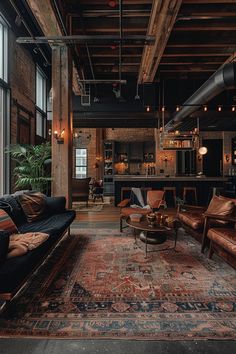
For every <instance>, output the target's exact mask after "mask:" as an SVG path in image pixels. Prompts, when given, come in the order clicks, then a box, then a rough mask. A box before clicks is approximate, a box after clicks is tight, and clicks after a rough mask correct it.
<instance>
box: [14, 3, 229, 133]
mask: <svg viewBox="0 0 236 354" xmlns="http://www.w3.org/2000/svg"><path fill="white" fill-rule="evenodd" d="M19 2H21V3H22V2H23V3H25V2H26V1H23V0H21V1H19ZM28 2H30V1H28ZM50 2H51V4H52V5H53V7H54V11H55V13H56V15H57V18H58V22H59V23H60V25H61V28H62V33H64V34H66V35H87V36H94V35H96V36H101V38H103V36H104V35H110V36H112V37H114V36H118V37H120V38H121V40H118V41H116V40H109V41H102V40H100V41H99V42H98V41H96V40H94V41H91V40H90V41H89V42H87V44H86V43H80V44H78V43H75V44H73V46H72V47H73V50H74V58H75V56H76V63H77V67H78V69H79V73H80V75H81V73H82V77H83V79H85V80H119V79H124V80H127V82H128V86H127V87H128V90H127V89H125V87H124V86H123V87H122V86H120V87H119V88H120V90H121V96H122V98H124V99H125V101H126V103H125V105H124V109H125V110H126V109H127V102H128V103H129V102H130V101H132V100H133V102H131V106H132V105H134V104H136V103H137V102H136V103H135V102H134V96H135V95H136V93H137V92H136V89H137V81H138V82H139V86H138V89H139V92H138V93H139V94H140V96H141V99H142V100H143V99H144V96H145V95H143V87H147V86H144V85H145V84H149V79H148V78H149V77H151V76H149V75H148V74H147V78H146V79H145V75H146V71H147V72H148V67H150V68H152V77H153V79H150V83H151V84H152V85H149V87H150V89H151V90H152V87H153V88H155V103H153V104H150V106H152V107H151V108H152V110H157V111H159V112H160V108H161V106H162V105H165V108H166V110H165V118H166V120H168V119H169V118H170V117H171V116H172V115H173V114H174V113H175V109H176V106H177V105H181V104H183V103H184V102H185V100H186V99H187V98H188V97H189V96H191V95H192V94H193V93H194V92H195V91H196V90H197V89H198V88H199V87H200V86H201V85H202V83H204V82H205V81H206V80H207V79H208V78H209V77H210V76H211V74H213V73H214V72H215V71H216V70H217V69H218V68H219V67H220V66H221V65H223V64H224V63H226V61H235V58H236V0H235V1H234V0H208V1H207V0H183V1H181V0H160V1H156V0H153V1H152V0H123V1H120V0H113V1H111V0H89V1H88V0H51V1H50ZM17 3H18V1H17ZM167 4H168V8H166V6H167ZM60 17H61V19H62V21H63V25H62V21H60ZM160 26H162V27H160ZM63 27H64V29H63ZM150 34H151V35H152V36H153V37H155V39H156V40H159V41H160V43H161V46H156V47H155V45H154V44H153V43H152V45H150V43H145V42H144V41H143V40H141V36H146V35H150ZM134 35H136V36H137V37H136V39H137V38H140V40H129V41H127V40H125V37H127V36H134ZM145 51H150V52H148V53H149V54H150V55H149V54H148V55H146V59H145ZM152 52H153V53H152ZM150 58H151V59H150ZM145 60H146V61H145ZM158 64H159V65H158ZM107 87H108V88H109V87H110V91H111V92H112V91H113V89H114V84H113V85H112V82H111V83H110V84H106V88H105V89H104V87H103V85H101V84H94V85H91V92H92V94H93V95H100V97H101V102H100V103H99V104H100V106H99V109H98V111H101V110H102V109H101V103H102V101H103V96H104V95H105V93H106V92H107V91H108V89H107ZM115 89H116V88H115ZM150 92H151V91H150ZM151 95H152V94H150V96H151ZM113 96H114V95H113ZM146 96H147V95H146ZM130 97H132V99H131V98H130ZM105 101H106V100H104V102H105ZM234 104H235V105H236V91H235V90H228V91H227V92H224V93H222V94H221V95H219V96H217V97H216V98H215V99H213V100H212V101H211V102H209V109H208V111H207V112H204V113H203V112H202V111H201V110H200V111H198V112H196V114H195V116H196V115H197V116H199V117H200V121H201V126H202V128H203V129H209V126H215V128H214V129H216V130H221V129H225V128H227V129H229V130H236V117H235V112H232V111H231V106H232V105H234ZM122 105H123V102H120V108H122ZM148 105H149V104H148ZM218 105H222V106H223V109H222V112H217V111H216V109H217V106H218ZM146 106H147V104H146V102H142V105H140V107H141V108H142V111H145V109H146ZM86 110H87V111H89V110H90V111H96V107H95V108H94V105H92V107H91V109H90V108H87V109H86ZM82 111H84V109H82ZM104 111H105V108H104ZM152 115H153V114H152ZM155 117H156V115H155ZM205 118H207V119H205ZM153 119H154V118H153ZM155 120H156V118H155ZM212 120H214V122H215V120H217V121H218V122H219V124H218V125H217V123H216V122H215V123H214V124H211V121H212ZM226 121H227V124H226ZM155 124H156V123H155ZM224 124H225V125H224ZM212 130H213V128H212Z"/></svg>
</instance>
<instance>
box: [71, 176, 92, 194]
mask: <svg viewBox="0 0 236 354" xmlns="http://www.w3.org/2000/svg"><path fill="white" fill-rule="evenodd" d="M90 180H91V177H87V178H72V194H73V193H82V194H89V182H90Z"/></svg>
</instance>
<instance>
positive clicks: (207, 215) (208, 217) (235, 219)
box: [203, 213, 236, 223]
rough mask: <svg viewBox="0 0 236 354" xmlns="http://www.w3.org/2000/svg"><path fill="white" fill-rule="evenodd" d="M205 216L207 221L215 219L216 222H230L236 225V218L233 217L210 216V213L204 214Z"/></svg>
mask: <svg viewBox="0 0 236 354" xmlns="http://www.w3.org/2000/svg"><path fill="white" fill-rule="evenodd" d="M203 216H204V217H205V218H207V219H214V220H222V221H228V222H235V223H236V218H234V217H232V216H224V215H217V214H209V213H204V214H203Z"/></svg>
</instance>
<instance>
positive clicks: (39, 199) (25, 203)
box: [18, 192, 46, 223]
mask: <svg viewBox="0 0 236 354" xmlns="http://www.w3.org/2000/svg"><path fill="white" fill-rule="evenodd" d="M18 198H19V201H20V204H21V206H22V209H23V210H24V213H25V215H26V218H27V221H28V222H29V223H31V222H33V221H35V220H39V219H42V217H43V213H44V210H45V208H46V197H45V195H44V194H42V193H40V192H37V193H32V194H21V195H19V196H18Z"/></svg>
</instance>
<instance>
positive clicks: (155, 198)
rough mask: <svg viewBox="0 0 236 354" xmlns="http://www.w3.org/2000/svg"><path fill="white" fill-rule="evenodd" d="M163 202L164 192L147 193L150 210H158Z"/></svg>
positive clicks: (153, 191)
mask: <svg viewBox="0 0 236 354" xmlns="http://www.w3.org/2000/svg"><path fill="white" fill-rule="evenodd" d="M164 200H165V192H164V191H162V190H152V191H148V192H147V203H148V205H150V207H151V208H159V207H160V205H161V204H163V202H164Z"/></svg>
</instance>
